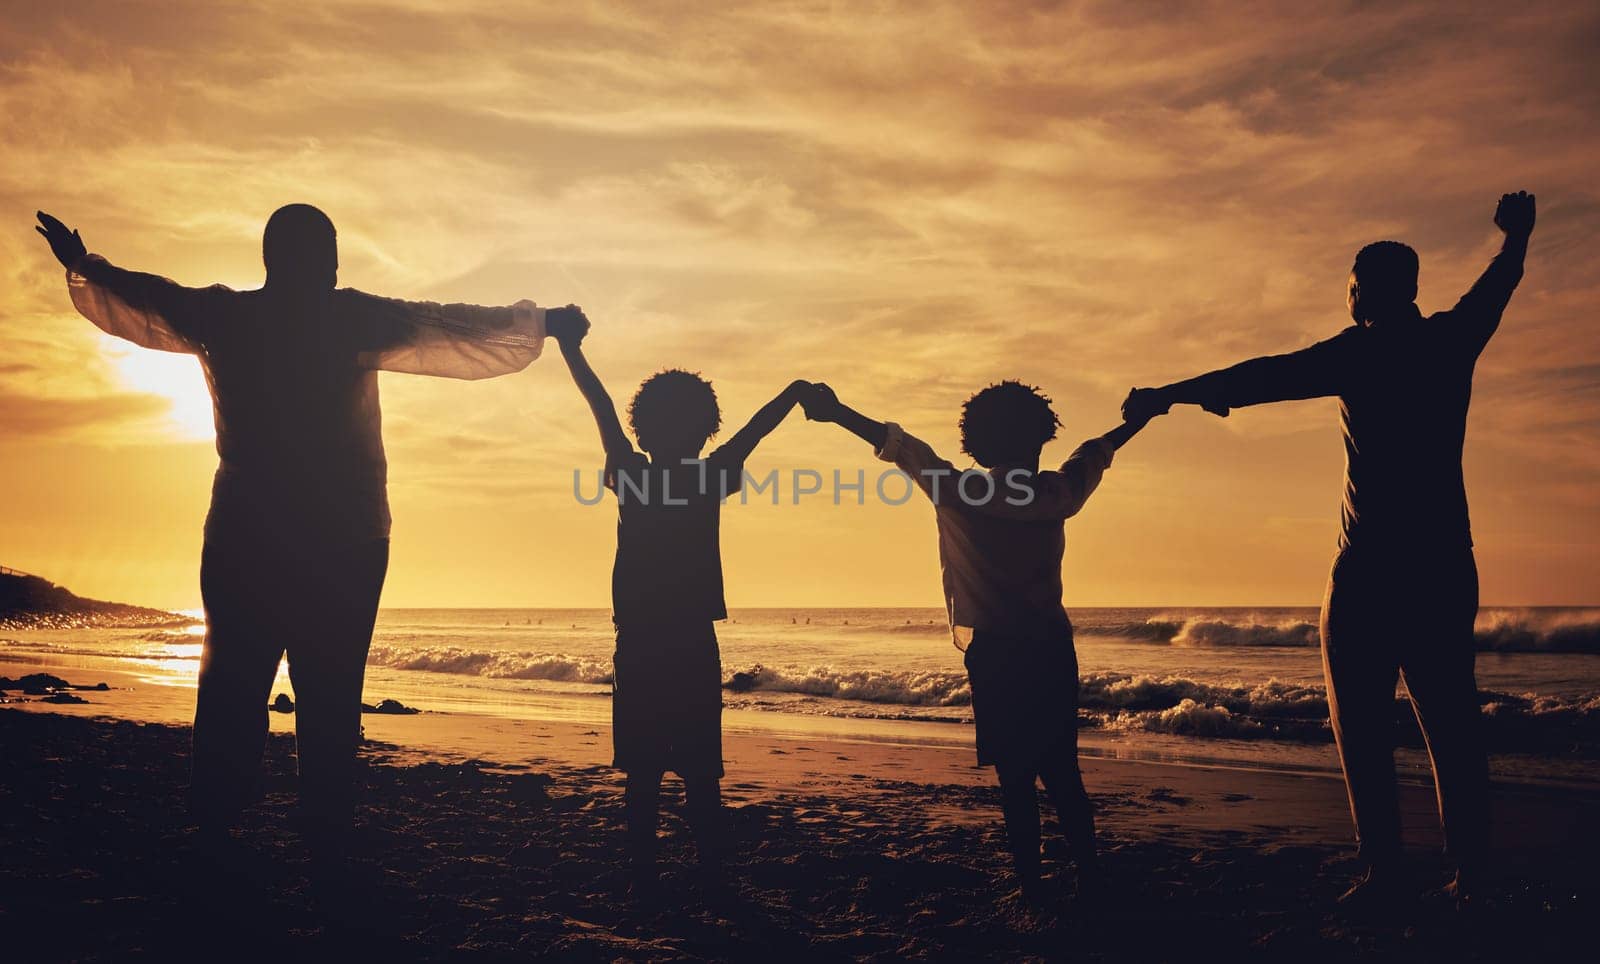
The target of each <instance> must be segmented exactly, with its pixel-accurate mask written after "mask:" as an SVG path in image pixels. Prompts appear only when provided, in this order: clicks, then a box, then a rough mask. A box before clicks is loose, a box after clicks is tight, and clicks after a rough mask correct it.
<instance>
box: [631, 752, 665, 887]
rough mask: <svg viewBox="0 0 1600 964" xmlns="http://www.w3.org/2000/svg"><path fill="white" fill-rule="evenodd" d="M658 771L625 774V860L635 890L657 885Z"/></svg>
mask: <svg viewBox="0 0 1600 964" xmlns="http://www.w3.org/2000/svg"><path fill="white" fill-rule="evenodd" d="M661 775H662V774H661V771H660V770H630V771H628V783H627V788H626V789H625V790H624V791H623V803H624V808H625V810H626V814H627V820H628V860H629V863H630V864H631V865H632V870H633V879H634V887H635V889H650V888H653V887H654V885H655V882H656V826H657V824H658V823H659V822H660V816H661Z"/></svg>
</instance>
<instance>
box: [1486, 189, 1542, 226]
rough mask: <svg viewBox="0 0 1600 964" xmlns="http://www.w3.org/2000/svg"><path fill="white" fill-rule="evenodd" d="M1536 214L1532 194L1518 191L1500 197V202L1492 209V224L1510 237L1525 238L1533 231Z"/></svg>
mask: <svg viewBox="0 0 1600 964" xmlns="http://www.w3.org/2000/svg"><path fill="white" fill-rule="evenodd" d="M1536 216H1537V212H1536V211H1535V210H1534V201H1533V195H1532V194H1529V193H1528V192H1527V191H1518V192H1516V193H1515V194H1505V195H1502V196H1501V197H1500V203H1499V204H1498V205H1496V206H1495V209H1494V224H1495V227H1497V228H1499V229H1500V230H1502V231H1504V232H1505V233H1506V234H1507V235H1510V236H1511V237H1514V238H1517V237H1520V238H1526V237H1527V236H1528V235H1530V234H1532V233H1533V222H1534V219H1535V217H1536Z"/></svg>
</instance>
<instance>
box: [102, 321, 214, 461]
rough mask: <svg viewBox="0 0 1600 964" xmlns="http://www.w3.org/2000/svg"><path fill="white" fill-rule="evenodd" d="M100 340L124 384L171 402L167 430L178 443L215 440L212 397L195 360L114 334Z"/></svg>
mask: <svg viewBox="0 0 1600 964" xmlns="http://www.w3.org/2000/svg"><path fill="white" fill-rule="evenodd" d="M100 341H101V347H102V348H103V349H104V351H105V354H106V357H107V358H109V359H110V360H111V363H112V365H113V366H114V368H115V369H116V373H117V377H118V379H120V380H121V382H122V384H123V385H125V386H127V387H128V388H129V389H132V390H133V391H137V392H143V393H145V394H149V395H156V396H159V397H161V398H164V399H166V400H167V401H168V403H169V407H168V409H167V412H166V415H165V422H166V428H167V429H168V430H169V431H170V432H171V433H172V434H173V435H174V436H176V440H182V441H198V440H201V439H209V438H211V437H212V435H213V433H214V425H213V422H212V413H211V395H210V393H209V392H208V391H207V390H206V379H205V375H204V373H202V372H201V370H200V363H199V362H198V361H197V360H196V359H195V358H193V357H192V356H190V355H176V354H173V353H171V352H162V351H145V350H142V349H139V348H135V347H133V346H131V345H129V344H128V343H127V342H125V341H121V340H120V339H116V338H113V337H111V336H110V335H102V336H100Z"/></svg>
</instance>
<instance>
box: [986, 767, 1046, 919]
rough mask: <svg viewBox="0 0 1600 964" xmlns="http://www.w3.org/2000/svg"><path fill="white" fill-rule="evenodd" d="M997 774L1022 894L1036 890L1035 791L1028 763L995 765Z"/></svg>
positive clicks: (1032, 895) (1030, 894) (1034, 777)
mask: <svg viewBox="0 0 1600 964" xmlns="http://www.w3.org/2000/svg"><path fill="white" fill-rule="evenodd" d="M995 773H996V775H997V776H998V777H999V778H1000V808H1001V812H1002V813H1003V814H1004V815H1005V820H1006V840H1007V843H1008V844H1009V845H1010V847H1011V862H1012V866H1013V867H1014V868H1015V869H1016V872H1017V884H1018V886H1020V887H1021V888H1022V893H1023V896H1025V897H1028V898H1030V899H1033V898H1037V896H1038V894H1039V792H1038V790H1037V788H1036V787H1035V782H1036V780H1037V774H1035V772H1034V771H1033V769H1032V768H1031V767H1025V766H1016V765H1007V766H997V767H995Z"/></svg>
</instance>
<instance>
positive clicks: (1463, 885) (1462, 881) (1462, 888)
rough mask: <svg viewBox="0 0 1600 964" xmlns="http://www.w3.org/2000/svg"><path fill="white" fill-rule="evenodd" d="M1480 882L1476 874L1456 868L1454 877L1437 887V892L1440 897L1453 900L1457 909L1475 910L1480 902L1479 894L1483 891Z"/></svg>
mask: <svg viewBox="0 0 1600 964" xmlns="http://www.w3.org/2000/svg"><path fill="white" fill-rule="evenodd" d="M1481 884H1482V882H1481V880H1479V877H1478V875H1477V874H1473V873H1469V872H1468V871H1465V870H1458V871H1456V876H1455V879H1454V880H1452V881H1450V882H1449V883H1448V884H1445V885H1444V886H1443V887H1441V888H1439V891H1438V893H1439V896H1440V897H1442V898H1444V899H1445V900H1447V901H1451V902H1453V903H1454V904H1455V907H1456V910H1458V911H1461V912H1463V913H1465V912H1470V911H1475V910H1477V909H1478V906H1479V904H1480V900H1479V895H1480V894H1481V893H1482V892H1483V887H1482V886H1481Z"/></svg>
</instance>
